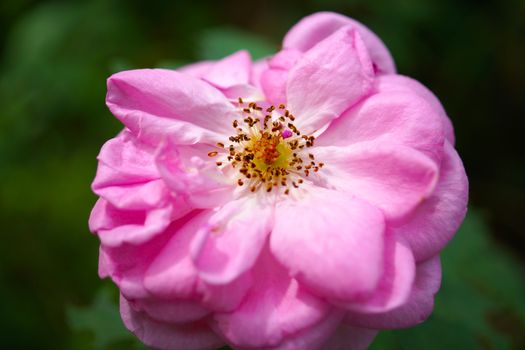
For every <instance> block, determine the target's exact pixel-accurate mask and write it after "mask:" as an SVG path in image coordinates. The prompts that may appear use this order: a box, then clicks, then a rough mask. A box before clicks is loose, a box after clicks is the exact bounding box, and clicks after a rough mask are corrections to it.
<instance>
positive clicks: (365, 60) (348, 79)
mask: <svg viewBox="0 0 525 350" xmlns="http://www.w3.org/2000/svg"><path fill="white" fill-rule="evenodd" d="M372 82H373V69H372V64H371V62H370V58H369V57H368V53H367V51H366V48H365V47H364V44H363V42H362V40H361V37H360V36H359V34H358V33H357V31H356V30H352V29H350V28H349V27H344V28H341V29H340V30H338V31H337V32H335V33H334V34H332V35H331V36H329V37H328V38H326V39H324V40H323V41H321V42H319V43H318V44H316V45H315V46H314V47H313V48H311V49H310V50H309V51H307V52H306V53H305V54H304V55H303V57H302V58H301V59H300V60H299V61H298V62H297V64H296V65H295V66H294V67H293V68H292V69H291V70H290V73H289V76H288V85H287V88H286V93H287V98H288V100H287V103H288V109H289V110H290V111H291V112H292V113H293V114H294V115H295V116H296V118H297V119H296V125H297V127H298V128H299V129H300V130H301V132H303V133H306V134H309V133H311V132H313V131H315V130H317V129H320V128H321V127H322V126H324V125H325V124H327V123H329V122H330V121H331V120H333V119H335V118H338V117H339V116H340V115H341V113H343V112H344V111H345V110H346V109H348V108H349V107H351V106H352V105H353V104H355V103H356V102H358V101H359V100H360V99H361V98H363V97H364V96H366V95H367V94H368V93H369V92H370V89H371V88H372Z"/></svg>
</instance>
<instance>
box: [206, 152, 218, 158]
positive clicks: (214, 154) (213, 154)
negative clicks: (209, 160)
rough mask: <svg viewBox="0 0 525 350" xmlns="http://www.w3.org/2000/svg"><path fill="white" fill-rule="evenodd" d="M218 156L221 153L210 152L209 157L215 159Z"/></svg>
mask: <svg viewBox="0 0 525 350" xmlns="http://www.w3.org/2000/svg"><path fill="white" fill-rule="evenodd" d="M217 154H219V153H218V152H215V151H212V152H208V157H215V156H216V155H217Z"/></svg>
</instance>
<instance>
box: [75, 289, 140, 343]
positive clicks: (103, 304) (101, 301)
mask: <svg viewBox="0 0 525 350" xmlns="http://www.w3.org/2000/svg"><path fill="white" fill-rule="evenodd" d="M112 294H114V293H112V292H111V290H110V289H109V288H107V287H104V288H101V289H100V290H99V291H98V293H97V295H96V297H95V299H94V300H93V303H92V304H91V305H89V306H86V307H78V306H70V307H69V308H68V309H67V318H68V323H69V325H70V327H71V329H72V330H73V331H74V332H81V331H87V332H89V333H90V334H92V335H93V343H94V348H95V349H108V348H114V345H115V344H116V345H119V344H121V345H124V344H125V345H126V347H122V349H124V348H126V349H129V348H130V347H132V348H133V349H146V348H145V347H143V346H142V345H141V344H140V343H139V342H138V340H136V338H135V337H134V336H133V335H132V334H131V333H130V332H129V331H128V330H127V329H126V328H125V327H124V325H123V323H122V320H121V319H120V314H119V311H118V306H117V305H116V298H114V297H113V295H112Z"/></svg>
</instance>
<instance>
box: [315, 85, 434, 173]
mask: <svg viewBox="0 0 525 350" xmlns="http://www.w3.org/2000/svg"><path fill="white" fill-rule="evenodd" d="M383 79H384V77H382V76H381V77H378V79H376V81H377V83H376V86H375V90H376V91H377V90H378V89H380V88H381V84H380V82H381V81H382V80H383ZM364 141H377V142H381V143H390V144H398V145H404V146H409V147H412V148H415V149H417V150H419V151H422V152H424V153H425V154H427V155H428V156H429V157H431V158H432V159H434V160H435V161H436V162H437V163H439V162H440V160H441V155H442V149H443V148H442V146H443V143H444V132H443V123H442V117H441V115H440V114H439V111H438V110H436V109H435V108H433V107H432V105H431V104H429V103H428V102H427V100H426V99H424V98H422V97H420V96H419V95H418V94H415V93H414V92H408V91H400V92H394V91H389V90H387V91H381V90H378V92H377V93H376V94H374V95H372V96H370V97H368V98H367V99H365V100H364V101H362V102H361V103H359V104H358V105H356V106H354V107H353V108H351V109H350V110H348V111H347V112H346V113H345V114H344V115H343V116H341V117H340V118H339V119H337V120H335V121H334V122H332V123H331V124H330V126H329V127H328V129H327V130H326V131H325V132H323V133H322V134H321V135H320V136H319V137H318V138H317V139H316V144H317V145H323V146H329V145H331V146H335V145H337V146H344V145H349V144H353V143H358V142H364Z"/></svg>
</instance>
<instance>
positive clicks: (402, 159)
mask: <svg viewBox="0 0 525 350" xmlns="http://www.w3.org/2000/svg"><path fill="white" fill-rule="evenodd" d="M314 152H315V154H316V158H317V159H322V160H323V162H325V164H326V167H324V168H323V173H324V174H326V176H327V183H328V185H329V186H333V187H335V189H337V190H342V191H345V192H348V193H352V194H354V195H356V196H358V197H359V198H362V199H364V200H366V201H367V202H369V203H371V204H373V205H375V206H377V207H378V208H380V209H381V210H382V211H383V213H384V214H385V217H386V218H387V219H389V220H393V219H399V218H403V217H404V216H406V215H407V214H408V213H410V212H411V211H412V210H414V208H415V207H416V206H417V205H419V204H420V203H421V201H423V199H425V198H426V197H429V196H430V195H431V193H432V191H433V190H434V188H435V185H436V182H437V179H438V172H439V169H438V166H437V165H436V164H435V162H434V161H433V160H432V159H430V158H428V157H427V156H426V155H424V154H423V153H421V152H418V151H416V150H414V149H412V148H409V147H403V146H397V145H395V144H394V145H392V144H388V143H386V144H380V143H375V142H364V143H358V144H354V145H352V146H348V147H317V148H316V149H315V151H314ZM322 175H323V174H321V176H322Z"/></svg>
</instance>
